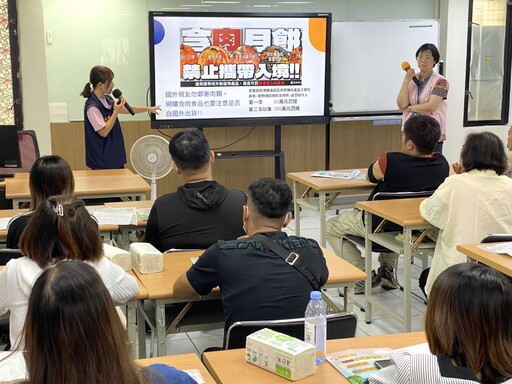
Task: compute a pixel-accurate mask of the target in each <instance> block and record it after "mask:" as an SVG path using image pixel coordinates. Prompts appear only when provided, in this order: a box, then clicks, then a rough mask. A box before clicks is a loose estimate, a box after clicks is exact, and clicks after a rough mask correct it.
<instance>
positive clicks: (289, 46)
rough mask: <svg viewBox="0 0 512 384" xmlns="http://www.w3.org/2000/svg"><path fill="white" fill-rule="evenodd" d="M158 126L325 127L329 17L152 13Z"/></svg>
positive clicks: (153, 81)
mask: <svg viewBox="0 0 512 384" xmlns="http://www.w3.org/2000/svg"><path fill="white" fill-rule="evenodd" d="M149 24H150V62H151V64H150V65H151V68H150V75H151V97H152V103H153V104H155V105H160V106H161V108H162V111H161V112H160V114H159V115H155V116H152V127H153V128H174V127H192V126H194V127H212V126H233V125H275V124H323V123H326V122H327V121H328V116H329V84H330V74H329V66H330V52H329V47H330V31H331V15H330V14H327V13H323V14H320V13H319V14H266V13H265V14H254V13H247V14H241V13H222V14H220V13H181V12H180V13H176V12H150V15H149Z"/></svg>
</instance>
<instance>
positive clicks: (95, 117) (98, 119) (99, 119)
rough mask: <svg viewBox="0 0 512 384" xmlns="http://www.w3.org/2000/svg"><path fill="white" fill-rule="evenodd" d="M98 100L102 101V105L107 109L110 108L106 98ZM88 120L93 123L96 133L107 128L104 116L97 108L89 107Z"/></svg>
mask: <svg viewBox="0 0 512 384" xmlns="http://www.w3.org/2000/svg"><path fill="white" fill-rule="evenodd" d="M98 100H99V101H101V104H103V105H104V106H105V108H110V106H109V105H108V103H107V100H106V99H105V98H104V97H102V98H101V99H100V98H99V97H98ZM87 118H88V119H89V121H90V122H91V125H92V126H93V128H94V130H95V131H96V132H98V131H99V130H100V129H103V128H105V120H104V119H103V115H102V114H101V112H100V110H99V109H98V108H97V107H95V106H92V107H89V109H88V110H87Z"/></svg>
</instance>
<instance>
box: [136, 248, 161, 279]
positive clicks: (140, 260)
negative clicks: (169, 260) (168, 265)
mask: <svg viewBox="0 0 512 384" xmlns="http://www.w3.org/2000/svg"><path fill="white" fill-rule="evenodd" d="M130 253H131V255H132V267H134V268H137V270H138V271H139V272H140V273H156V272H162V271H163V270H164V258H163V255H162V252H160V251H159V250H158V249H156V248H155V247H153V246H152V245H151V244H149V243H131V244H130Z"/></svg>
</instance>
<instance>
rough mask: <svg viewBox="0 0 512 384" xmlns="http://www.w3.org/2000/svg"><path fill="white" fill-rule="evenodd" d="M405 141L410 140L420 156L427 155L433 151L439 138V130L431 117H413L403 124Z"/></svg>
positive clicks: (437, 124)
mask: <svg viewBox="0 0 512 384" xmlns="http://www.w3.org/2000/svg"><path fill="white" fill-rule="evenodd" d="M404 136H405V140H406V141H407V140H411V141H412V142H413V143H414V145H415V146H416V150H417V151H418V152H419V153H420V154H422V155H428V154H430V153H432V152H433V151H434V148H435V147H436V144H437V142H438V141H439V138H440V137H441V128H439V123H438V122H437V120H436V119H434V118H433V117H430V116H428V115H414V116H411V117H409V118H408V119H407V121H406V122H405V124H404Z"/></svg>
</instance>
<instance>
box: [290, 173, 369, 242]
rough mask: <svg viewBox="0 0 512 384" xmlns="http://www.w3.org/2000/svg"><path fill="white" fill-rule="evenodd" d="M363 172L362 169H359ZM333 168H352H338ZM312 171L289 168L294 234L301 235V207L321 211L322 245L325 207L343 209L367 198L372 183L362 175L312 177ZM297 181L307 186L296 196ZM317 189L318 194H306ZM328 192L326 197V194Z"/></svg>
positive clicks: (323, 240)
mask: <svg viewBox="0 0 512 384" xmlns="http://www.w3.org/2000/svg"><path fill="white" fill-rule="evenodd" d="M360 171H361V172H362V173H363V172H366V170H365V169H361V170H360ZM335 172H352V169H350V170H339V171H335ZM313 173H314V171H310V172H291V173H288V178H290V179H291V180H292V181H293V213H294V217H295V235H296V236H300V207H304V208H310V209H313V210H315V211H319V212H320V245H321V246H323V247H325V223H326V219H325V210H326V209H344V208H350V207H353V206H354V203H355V202H356V201H360V200H367V199H368V195H369V194H370V192H371V191H372V189H373V187H374V184H372V183H370V182H368V181H365V180H361V179H351V180H347V179H330V178H326V177H313V176H311V174H313ZM300 185H304V186H306V187H307V189H306V191H305V192H304V193H303V194H302V195H301V196H299V188H300ZM311 190H314V191H317V192H318V198H306V195H307V194H308V193H309V192H310V191H311ZM327 194H329V195H330V196H329V200H326V195H327Z"/></svg>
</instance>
